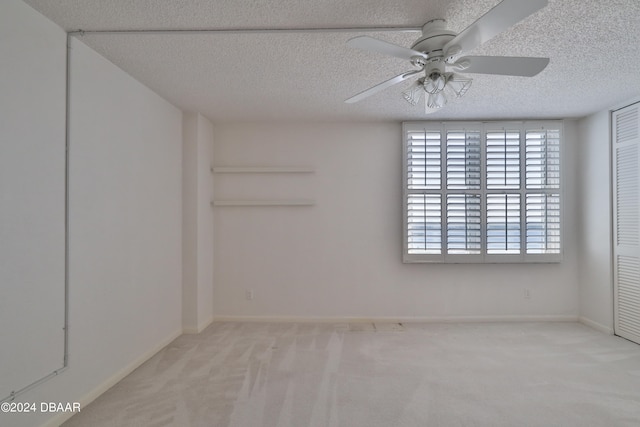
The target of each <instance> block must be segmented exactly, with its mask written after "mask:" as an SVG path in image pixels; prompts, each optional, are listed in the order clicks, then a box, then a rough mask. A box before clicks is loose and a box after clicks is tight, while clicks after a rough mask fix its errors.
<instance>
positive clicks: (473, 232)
mask: <svg viewBox="0 0 640 427" xmlns="http://www.w3.org/2000/svg"><path fill="white" fill-rule="evenodd" d="M480 209H481V208H480V196H478V195H469V194H449V195H447V253H449V254H479V253H480V251H481V244H482V242H481V235H480V234H481V229H480Z"/></svg>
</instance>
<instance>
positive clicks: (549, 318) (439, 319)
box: [213, 315, 578, 323]
mask: <svg viewBox="0 0 640 427" xmlns="http://www.w3.org/2000/svg"><path fill="white" fill-rule="evenodd" d="M213 320H214V322H265V323H267V322H274V323H284V322H297V323H362V322H370V323H376V322H377V323H464V322H469V323H471V322H475V323H481V322H577V321H578V316H574V315H531V316H427V317H425V316H401V317H344V316H337V317H330V316H327V317H312V316H308V317H307V316H215V317H214V319H213Z"/></svg>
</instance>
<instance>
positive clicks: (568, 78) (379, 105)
mask: <svg viewBox="0 0 640 427" xmlns="http://www.w3.org/2000/svg"><path fill="white" fill-rule="evenodd" d="M25 2H26V3H28V4H29V5H31V6H32V7H34V8H35V9H36V10H38V11H40V12H41V13H43V14H44V15H45V16H47V17H49V18H50V19H52V20H53V21H54V22H56V23H57V24H58V25H60V26H62V27H63V28H64V29H65V30H77V29H82V30H85V31H88V30H125V29H126V30H144V29H205V28H206V29H215V28H285V27H286V28H319V27H362V26H367V27H374V26H413V27H419V26H421V25H423V24H424V23H425V22H426V21H428V20H430V19H434V18H444V19H446V20H447V26H448V27H449V28H450V29H451V30H453V31H461V30H463V29H464V28H466V27H467V26H468V25H469V24H471V23H472V22H473V21H475V20H476V19H477V18H479V17H480V16H482V15H483V14H484V13H486V12H487V11H488V10H490V9H491V8H492V7H493V6H495V5H496V4H498V3H499V1H497V0H452V1H448V0H366V1H365V0H360V1H354V0H325V1H317V0H269V1H267V0H260V1H259V0H222V1H208V0H111V1H108V2H106V1H103V0H82V1H80V0H25ZM638 22H640V1H638V0H549V5H548V6H547V7H546V8H544V9H543V10H541V11H539V12H538V13H536V14H534V15H532V16H530V17H529V18H527V19H526V20H524V21H522V22H521V23H519V24H517V25H515V26H514V27H512V28H511V29H509V30H507V31H506V32H504V33H502V34H499V35H498V36H496V37H495V38H494V39H492V40H490V41H489V42H487V43H485V44H484V45H483V46H481V47H479V48H478V49H476V50H475V51H473V52H471V53H472V54H474V55H495V56H541V57H549V58H550V59H551V62H550V64H549V66H548V67H547V68H546V69H545V70H544V71H543V72H542V73H541V74H539V75H538V76H536V77H533V78H525V77H505V76H486V75H473V76H472V77H473V79H474V82H473V85H472V87H471V89H470V90H469V92H468V93H467V94H466V95H465V97H464V98H461V99H459V100H453V101H451V102H450V103H449V105H448V106H447V107H446V108H444V109H442V110H441V111H440V112H438V113H436V114H432V115H429V116H425V115H424V113H423V109H422V108H421V107H419V106H417V107H412V106H410V105H409V104H407V103H406V102H405V101H404V100H403V99H402V97H401V95H400V94H401V92H402V91H403V90H404V89H405V88H406V87H407V86H409V85H410V84H411V81H408V82H404V83H402V84H399V85H397V86H394V87H392V88H389V89H386V90H384V91H382V92H380V93H378V94H376V95H374V96H372V97H370V98H368V99H366V100H364V101H361V102H359V103H356V104H349V105H347V104H344V103H343V100H344V99H346V98H348V97H350V96H352V95H354V94H356V93H358V92H360V91H362V90H364V89H367V88H368V87H370V86H372V85H374V84H377V83H379V82H381V81H383V80H386V79H388V78H390V77H393V76H395V75H397V74H400V73H402V72H404V71H407V70H410V69H412V68H413V67H412V66H411V65H410V64H407V63H405V62H404V61H402V60H399V59H396V58H392V57H386V56H383V55H379V54H374V53H368V52H364V51H359V50H356V49H351V48H349V47H347V46H345V42H346V41H347V40H348V39H349V38H352V37H355V36H357V35H361V33H295V34H197V35H178V34H162V35H159V34H138V35H130V34H128V35H124V34H121V35H92V34H86V35H84V36H82V37H81V40H82V41H83V42H84V43H86V44H88V45H89V46H90V47H92V48H93V49H95V50H96V51H98V52H99V53H100V54H102V55H103V56H105V57H106V58H108V59H109V60H111V61H112V62H113V63H115V64H116V65H118V66H119V67H121V68H122V69H124V70H125V71H127V72H128V73H129V74H131V75H132V76H133V77H135V78H136V79H138V80H140V81H141V82H142V83H144V84H146V85H147V86H149V87H150V88H151V89H153V90H154V91H156V92H157V93H158V94H160V95H161V96H163V97H165V98H166V99H167V100H169V101H170V102H172V103H174V104H175V105H176V106H178V107H180V108H182V109H184V110H189V111H198V112H201V113H202V114H203V115H205V116H206V117H208V118H209V119H211V120H213V121H214V122H230V121H231V122H233V121H236V122H237V121H292V120H314V121H315V120H321V121H335V120H337V121H343V120H350V121H353V120H365V121H367V120H385V121H386V120H394V121H395V120H419V119H423V118H425V117H427V118H429V119H438V120H440V119H447V120H483V119H499V118H500V119H505V118H514V119H517V118H530V119H536V118H568V117H582V116H585V115H588V114H591V113H594V112H597V111H600V110H603V109H607V108H610V107H612V106H614V105H617V104H620V103H621V102H624V101H627V100H630V99H633V98H637V97H638V96H640V72H638V69H639V65H640V24H638ZM368 35H371V36H373V37H377V38H381V39H384V40H387V41H390V42H392V43H396V44H400V45H403V46H407V47H408V46H410V45H411V44H412V43H413V41H415V40H416V39H417V38H418V37H419V33H400V32H399V33H391V32H380V33H368Z"/></svg>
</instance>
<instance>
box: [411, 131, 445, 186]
mask: <svg viewBox="0 0 640 427" xmlns="http://www.w3.org/2000/svg"><path fill="white" fill-rule="evenodd" d="M441 175H442V154H441V143H440V132H433V131H426V130H425V131H421V132H416V131H411V132H408V133H407V186H408V187H407V188H409V189H410V190H438V189H440V188H441V187H442V177H441Z"/></svg>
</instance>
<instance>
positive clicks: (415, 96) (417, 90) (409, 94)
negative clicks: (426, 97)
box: [402, 81, 424, 105]
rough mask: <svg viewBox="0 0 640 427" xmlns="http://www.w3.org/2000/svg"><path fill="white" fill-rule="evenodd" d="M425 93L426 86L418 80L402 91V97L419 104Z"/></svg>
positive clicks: (411, 102) (412, 103)
mask: <svg viewBox="0 0 640 427" xmlns="http://www.w3.org/2000/svg"><path fill="white" fill-rule="evenodd" d="M423 93H424V88H423V87H422V84H421V83H420V81H416V82H415V83H414V84H412V85H411V86H410V87H409V89H407V90H406V91H404V92H402V97H403V98H404V99H405V101H407V102H408V103H409V104H411V105H417V104H418V102H420V99H422V94H423Z"/></svg>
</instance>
